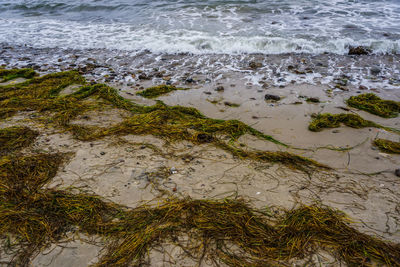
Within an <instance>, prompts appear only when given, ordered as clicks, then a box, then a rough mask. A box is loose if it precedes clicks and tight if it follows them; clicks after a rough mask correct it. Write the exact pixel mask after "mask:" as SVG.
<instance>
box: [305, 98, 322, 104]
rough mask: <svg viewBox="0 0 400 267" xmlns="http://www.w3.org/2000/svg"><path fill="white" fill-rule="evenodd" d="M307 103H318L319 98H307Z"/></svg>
mask: <svg viewBox="0 0 400 267" xmlns="http://www.w3.org/2000/svg"><path fill="white" fill-rule="evenodd" d="M307 102H311V103H319V102H320V101H319V98H318V97H309V98H307Z"/></svg>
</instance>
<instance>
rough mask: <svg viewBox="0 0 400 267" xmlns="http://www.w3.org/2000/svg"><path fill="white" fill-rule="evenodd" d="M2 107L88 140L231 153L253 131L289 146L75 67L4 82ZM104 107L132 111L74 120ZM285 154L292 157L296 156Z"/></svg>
mask: <svg viewBox="0 0 400 267" xmlns="http://www.w3.org/2000/svg"><path fill="white" fill-rule="evenodd" d="M71 84H81V85H82V86H81V87H80V88H79V89H78V90H77V91H76V92H74V93H72V94H70V95H66V96H60V95H58V94H59V92H60V91H61V90H62V89H63V88H65V87H66V86H69V85H71ZM0 107H1V108H2V109H3V110H6V111H7V112H5V115H3V116H11V115H12V114H14V113H15V112H18V111H32V110H33V111H37V112H39V115H41V117H40V118H39V119H40V120H42V121H44V122H46V123H52V124H54V125H55V126H56V127H61V128H62V129H64V130H66V131H70V132H71V133H72V134H73V136H74V137H75V138H77V139H79V140H83V141H89V140H95V139H99V138H103V137H106V136H111V135H113V136H115V135H127V134H135V135H149V134H150V135H154V136H158V137H160V138H164V139H166V140H167V141H169V142H174V141H181V140H187V141H191V142H193V143H197V144H202V143H212V144H214V145H218V146H220V147H221V148H223V149H225V150H226V151H228V152H231V153H232V151H234V149H231V148H232V147H231V146H232V143H233V142H235V141H236V140H237V139H238V138H239V137H241V136H243V135H244V134H250V135H253V136H256V137H258V138H261V139H264V140H267V141H270V142H273V143H275V144H278V145H281V146H284V147H287V145H286V144H284V143H282V142H279V141H278V140H276V139H274V138H273V137H271V136H269V135H265V134H263V133H261V132H260V131H257V130H255V129H254V128H252V127H250V126H248V125H246V124H244V123H243V122H240V121H238V120H218V119H212V118H207V117H205V116H204V115H203V114H201V113H200V112H199V111H198V110H196V109H194V108H189V107H182V106H168V105H165V104H164V103H163V102H161V101H157V103H156V104H155V105H153V106H142V105H138V104H136V103H134V102H131V101H129V100H127V99H125V98H123V97H121V96H120V95H118V92H117V90H115V89H114V88H111V87H109V86H107V85H104V84H95V85H87V84H85V81H84V79H83V78H82V76H80V75H79V74H78V73H77V72H74V71H70V72H61V73H55V74H49V75H45V76H43V77H40V78H33V79H31V80H29V81H26V82H24V83H21V84H17V85H13V86H0ZM104 107H111V108H120V109H124V110H127V111H129V112H131V113H132V115H131V116H130V117H128V118H127V119H125V120H124V121H122V122H121V123H118V124H116V125H113V126H111V127H108V128H102V127H88V126H82V125H75V124H70V121H71V120H73V119H74V118H76V117H77V116H78V115H81V114H84V113H85V112H88V111H90V110H99V109H102V108H104ZM226 136H227V137H228V138H229V140H230V141H229V144H226V145H224V146H222V145H220V144H222V139H223V138H224V137H226ZM230 147H231V148H230ZM286 155H287V156H289V157H290V158H291V156H292V154H286ZM242 157H243V156H242ZM252 157H254V158H262V159H263V161H268V160H271V161H272V162H279V160H278V159H280V160H281V162H282V163H283V164H288V165H290V166H289V167H291V168H292V167H293V166H295V167H297V168H298V169H301V170H303V169H305V168H304V167H302V166H301V164H292V162H293V160H291V159H289V160H283V155H280V156H279V157H275V156H272V153H271V154H270V155H269V156H263V157H259V156H257V157H255V154H248V156H247V158H252ZM312 164H314V161H311V160H310V161H308V163H307V164H306V165H307V168H308V167H309V166H311V165H312ZM315 166H320V164H315ZM321 166H322V165H321ZM307 168H306V169H307Z"/></svg>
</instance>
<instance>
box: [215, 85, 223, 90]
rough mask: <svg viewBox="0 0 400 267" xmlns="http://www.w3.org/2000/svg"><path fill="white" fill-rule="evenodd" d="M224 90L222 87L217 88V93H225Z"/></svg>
mask: <svg viewBox="0 0 400 267" xmlns="http://www.w3.org/2000/svg"><path fill="white" fill-rule="evenodd" d="M224 90H225V88H224V87H223V86H222V85H220V86H218V87H217V88H215V91H217V92H223V91H224Z"/></svg>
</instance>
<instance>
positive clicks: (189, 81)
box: [186, 78, 194, 83]
mask: <svg viewBox="0 0 400 267" xmlns="http://www.w3.org/2000/svg"><path fill="white" fill-rule="evenodd" d="M186 82H187V83H194V80H193V79H192V78H187V79H186Z"/></svg>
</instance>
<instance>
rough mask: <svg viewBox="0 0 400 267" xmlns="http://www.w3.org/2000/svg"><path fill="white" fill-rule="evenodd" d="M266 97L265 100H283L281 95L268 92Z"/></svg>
mask: <svg viewBox="0 0 400 267" xmlns="http://www.w3.org/2000/svg"><path fill="white" fill-rule="evenodd" d="M264 99H265V100H273V101H279V100H281V97H280V96H278V95H271V94H266V95H265V96H264Z"/></svg>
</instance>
